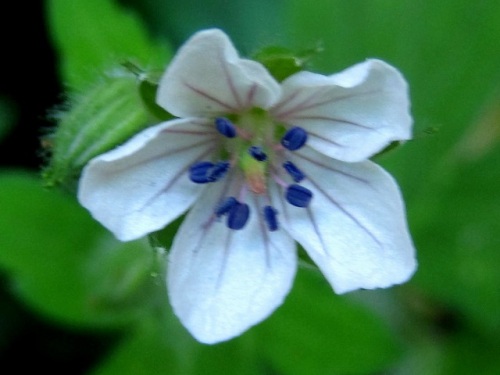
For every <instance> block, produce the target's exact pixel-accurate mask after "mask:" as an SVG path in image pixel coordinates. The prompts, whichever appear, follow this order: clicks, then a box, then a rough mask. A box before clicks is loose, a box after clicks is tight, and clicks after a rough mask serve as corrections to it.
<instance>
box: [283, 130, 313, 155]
mask: <svg viewBox="0 0 500 375" xmlns="http://www.w3.org/2000/svg"><path fill="white" fill-rule="evenodd" d="M306 141H307V132H306V131H305V130H304V129H302V128H301V127H298V126H295V127H293V128H291V129H289V130H288V131H287V132H286V133H285V135H284V136H283V138H281V144H282V145H283V147H284V148H286V149H288V150H290V151H295V150H298V149H299V148H301V147H302V146H304V145H305V143H306Z"/></svg>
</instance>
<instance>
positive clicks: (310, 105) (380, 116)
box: [273, 60, 412, 162]
mask: <svg viewBox="0 0 500 375" xmlns="http://www.w3.org/2000/svg"><path fill="white" fill-rule="evenodd" d="M282 87H283V99H282V101H281V102H280V104H278V105H277V106H276V108H274V109H273V113H274V115H275V116H276V117H277V118H278V119H279V120H281V121H284V122H286V123H289V124H292V125H295V126H301V127H303V128H304V129H305V130H307V132H308V134H309V138H308V145H309V146H311V147H313V148H314V149H316V150H318V151H320V152H322V153H324V154H326V155H328V156H330V157H332V158H335V159H338V160H343V161H349V162H351V161H361V160H364V159H367V158H369V157H370V156H372V155H374V154H375V153H377V152H378V151H380V150H382V149H383V148H384V147H386V146H387V145H389V144H390V142H392V141H398V140H407V139H409V138H410V137H411V125H412V118H411V116H410V112H409V109H410V101H409V97H408V86H407V84H406V81H405V80H404V78H403V76H402V75H401V73H399V71H398V70H396V69H395V68H393V67H392V66H390V65H388V64H386V63H384V62H383V61H380V60H368V61H366V62H363V63H360V64H357V65H354V66H353V67H351V68H348V69H346V70H344V71H343V72H340V73H338V74H334V75H331V76H323V75H320V74H315V73H310V72H299V73H297V74H294V75H293V76H291V77H289V78H288V79H286V80H285V81H284V82H283V86H282Z"/></svg>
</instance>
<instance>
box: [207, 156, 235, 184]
mask: <svg viewBox="0 0 500 375" xmlns="http://www.w3.org/2000/svg"><path fill="white" fill-rule="evenodd" d="M229 166H230V164H229V162H228V161H219V162H217V163H216V164H215V165H214V166H213V168H212V169H211V170H210V172H209V173H208V179H209V181H210V182H215V181H218V180H220V179H221V178H222V177H224V176H225V175H226V173H227V171H228V170H229Z"/></svg>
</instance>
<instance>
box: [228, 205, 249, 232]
mask: <svg viewBox="0 0 500 375" xmlns="http://www.w3.org/2000/svg"><path fill="white" fill-rule="evenodd" d="M249 216H250V208H249V207H248V204H245V203H239V202H236V204H235V205H233V206H232V207H231V209H230V210H229V213H228V216H227V226H228V228H229V229H234V230H238V229H242V228H243V227H244V226H245V225H246V223H247V222H248V218H249Z"/></svg>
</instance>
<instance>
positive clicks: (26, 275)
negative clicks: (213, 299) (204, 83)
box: [0, 0, 500, 375]
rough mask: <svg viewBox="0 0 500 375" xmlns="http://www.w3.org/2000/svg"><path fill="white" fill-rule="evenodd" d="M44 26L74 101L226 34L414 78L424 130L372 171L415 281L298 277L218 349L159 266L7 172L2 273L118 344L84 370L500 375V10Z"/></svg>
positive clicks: (206, 6)
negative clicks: (381, 171)
mask: <svg viewBox="0 0 500 375" xmlns="http://www.w3.org/2000/svg"><path fill="white" fill-rule="evenodd" d="M96 15H98V16H96ZM46 19H47V23H48V25H49V26H50V32H51V38H52V40H53V43H54V47H55V48H56V50H57V52H58V56H59V59H60V67H61V69H60V77H61V78H60V79H61V82H63V83H64V84H65V85H67V87H68V89H69V91H70V92H71V93H75V94H78V93H81V92H84V90H86V89H88V87H89V85H91V84H92V83H93V82H95V80H96V79H98V77H99V76H100V75H101V74H102V72H103V71H108V70H109V69H112V68H113V67H115V66H117V65H119V64H120V63H121V62H123V61H124V60H127V61H133V62H134V63H137V64H139V65H140V66H143V67H146V68H148V69H161V67H162V66H164V65H165V64H166V63H167V62H168V59H169V58H170V57H171V55H172V51H173V50H175V47H177V46H178V45H179V44H180V43H182V41H183V40H185V39H186V38H187V37H188V36H189V35H191V34H192V33H193V32H195V31H197V30H199V29H201V28H206V27H214V26H216V27H220V28H222V29H224V30H225V31H226V32H227V33H228V34H229V35H230V36H231V37H232V39H233V40H234V41H235V44H236V45H237V46H238V47H239V49H240V51H242V52H243V53H244V54H247V55H250V54H252V53H255V52H256V51H257V50H258V49H259V48H262V47H265V46H268V45H282V46H284V47H287V48H291V49H293V50H297V51H303V50H314V49H316V48H318V46H321V48H322V50H323V52H321V53H319V54H317V55H315V56H314V58H313V59H312V60H311V61H310V64H311V66H310V67H309V68H310V69H311V70H315V71H319V72H324V73H333V72H336V71H339V70H341V69H344V68H346V67H348V66H349V65H351V64H353V63H356V62H359V61H362V60H364V59H365V58H368V57H377V58H381V59H383V60H386V61H388V62H390V63H391V64H393V65H395V66H397V67H398V68H399V69H400V70H401V71H402V72H403V74H404V75H405V76H406V78H407V79H408V81H409V83H410V88H411V96H412V112H413V115H414V118H415V128H414V133H415V137H414V139H413V140H412V141H409V142H408V143H407V144H405V145H404V147H401V148H399V149H397V150H396V151H394V152H391V153H389V154H386V155H384V156H381V157H380V158H379V159H378V160H377V161H378V162H379V163H381V164H382V165H383V166H384V167H385V168H387V169H388V170H389V171H390V172H391V173H392V174H393V175H394V176H395V177H396V179H397V180H398V182H399V184H400V186H401V189H402V191H403V195H404V196H405V198H406V204H407V210H408V217H409V224H410V228H411V232H412V234H413V237H414V240H415V243H416V247H417V250H418V259H419V263H420V266H419V269H418V272H417V274H416V275H415V277H414V278H413V279H412V280H411V281H410V282H409V283H407V284H405V285H402V286H398V287H395V288H392V289H389V290H380V291H361V292H355V293H351V294H348V295H344V296H336V295H334V294H333V293H332V292H331V289H330V288H329V286H328V285H327V283H326V281H325V280H324V279H323V278H322V276H321V275H320V274H319V272H318V271H316V270H314V269H310V268H307V267H303V268H301V269H300V271H299V275H298V277H297V280H296V282H295V286H294V289H293V292H292V294H291V295H290V296H289V298H288V299H287V300H286V302H285V304H284V305H283V306H282V307H281V308H279V309H278V311H277V312H276V313H275V314H273V315H272V317H271V318H270V319H268V320H267V321H265V322H263V323H262V324H260V325H258V326H257V327H255V328H253V329H251V330H250V331H248V332H247V333H245V334H244V335H242V336H241V337H239V338H237V339H235V340H232V341H229V342H227V343H222V344H219V345H215V346H204V345H201V344H199V343H197V342H196V341H194V340H193V339H192V338H191V337H190V336H189V335H188V334H187V333H186V332H185V330H184V328H183V327H182V326H180V325H179V323H178V321H177V320H176V318H175V317H174V316H173V315H172V312H171V311H170V308H169V305H168V300H167V296H166V290H165V286H164V281H163V275H164V263H165V254H164V253H163V252H161V251H159V250H152V249H151V247H150V246H149V244H148V243H147V242H146V241H135V242H132V243H127V244H122V243H119V242H117V241H116V240H114V239H113V238H112V237H111V236H110V235H109V234H108V233H106V231H105V230H104V229H102V228H101V227H100V226H99V225H98V224H97V223H95V222H94V221H93V220H92V219H91V218H90V216H89V214H88V213H87V212H86V211H85V210H84V209H83V208H81V207H80V206H79V205H78V204H77V202H76V200H75V198H74V196H72V195H71V194H68V193H64V192H59V191H57V190H50V191H47V190H44V189H43V188H42V186H41V179H40V177H39V175H37V174H36V173H29V172H22V171H16V170H8V171H7V170H4V171H0V202H1V210H0V228H2V230H1V235H0V271H1V272H2V273H3V274H4V275H5V277H6V278H7V280H8V282H9V285H10V287H11V289H12V290H13V291H14V293H15V295H16V296H17V298H18V299H19V300H20V301H22V302H23V303H24V304H26V305H27V306H28V307H29V309H32V310H33V311H34V312H36V313H37V314H39V315H40V317H42V319H46V320H47V321H51V322H55V324H58V325H60V326H61V327H63V328H64V329H68V330H69V329H81V330H88V331H92V332H104V333H108V332H114V333H118V334H119V335H120V338H121V339H120V340H119V341H118V342H117V344H116V345H115V346H113V347H112V348H111V350H110V351H109V352H107V353H106V355H103V359H102V360H101V361H100V362H98V363H95V364H94V365H93V367H92V369H91V370H90V371H89V372H88V373H89V374H92V375H112V374H121V375H128V374H130V375H136V374H160V373H161V374H190V375H191V374H192V375H195V374H212V373H213V374H221V373H228V374H249V375H250V374H276V375H278V374H284V375H289V374H290V375H301V374H308V375H310V374H322V375H324V374H339V375H340V374H359V375H362V374H391V375H404V374H424V375H448V374H450V375H460V374H492V375H493V374H498V373H500V272H499V269H500V236H499V233H500V209H499V208H500V194H498V189H499V188H500V167H499V166H500V144H499V140H500V100H499V99H500V69H499V67H500V53H499V49H498V41H499V40H500V3H499V2H498V1H496V0H482V1H477V2H471V1H465V0H440V1H430V0H424V1H420V2H416V1H413V0H371V1H368V0H349V1H347V0H316V1H314V2H311V1H310V0H281V1H266V0H254V1H252V2H248V1H243V0H235V1H231V2H229V1H223V0H212V1H210V0H207V1H197V0H182V1H181V0H171V1H161V0H143V1H140V0H127V1H125V0H123V1H121V2H117V1H112V0H73V1H67V0H49V1H47V2H46ZM54 104H57V103H54ZM0 112H1V113H0V137H1V136H4V135H5V134H7V133H8V131H9V130H10V128H11V127H12V123H13V120H12V119H13V117H14V116H15V104H14V103H10V102H9V100H8V98H0ZM174 234H175V230H174V229H173V228H172V229H170V230H169V231H167V232H166V233H164V235H166V236H167V237H171V236H173V235H174ZM0 306H1V305H0Z"/></svg>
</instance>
